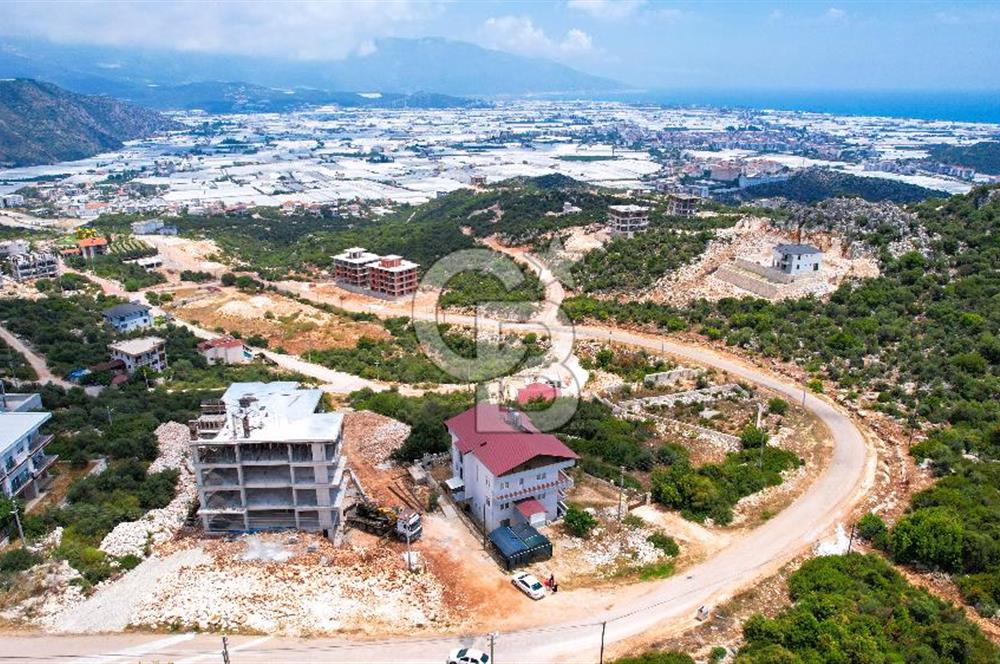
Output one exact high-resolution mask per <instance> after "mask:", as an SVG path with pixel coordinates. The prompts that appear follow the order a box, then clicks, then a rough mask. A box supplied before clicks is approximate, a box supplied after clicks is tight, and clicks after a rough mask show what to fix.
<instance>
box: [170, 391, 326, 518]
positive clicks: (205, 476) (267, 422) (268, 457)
mask: <svg viewBox="0 0 1000 664" xmlns="http://www.w3.org/2000/svg"><path fill="white" fill-rule="evenodd" d="M322 396H323V393H322V391H321V390H317V389H306V388H301V387H300V386H299V384H298V383H295V382H273V383H233V384H232V385H230V386H229V389H227V390H226V392H225V394H223V395H222V399H220V400H213V401H206V402H204V403H202V410H201V416H200V417H198V419H196V420H192V421H191V422H190V423H189V426H190V429H191V458H192V460H193V462H194V468H195V475H196V479H197V485H198V499H199V502H200V509H199V510H198V514H199V516H200V517H201V521H202V525H203V526H204V528H205V530H206V531H209V532H247V531H259V530H281V529H288V528H296V529H299V530H311V531H320V532H323V534H324V535H326V536H327V537H331V538H332V537H333V536H334V535H335V533H336V531H337V529H338V528H339V527H340V524H341V521H342V517H343V500H344V495H345V488H346V477H345V472H344V471H345V468H346V459H345V458H344V456H343V454H342V449H341V428H342V424H343V416H342V415H341V414H340V413H326V412H322V410H321V403H322Z"/></svg>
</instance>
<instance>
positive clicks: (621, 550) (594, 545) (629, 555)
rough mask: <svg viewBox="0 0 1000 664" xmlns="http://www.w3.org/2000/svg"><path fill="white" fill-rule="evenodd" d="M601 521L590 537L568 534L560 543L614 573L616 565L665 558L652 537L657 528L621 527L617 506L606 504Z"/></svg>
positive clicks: (599, 569) (597, 567) (598, 514)
mask: <svg viewBox="0 0 1000 664" xmlns="http://www.w3.org/2000/svg"><path fill="white" fill-rule="evenodd" d="M595 516H596V517H597V519H598V521H599V522H600V525H598V526H597V527H595V528H594V530H592V531H591V533H590V536H589V538H588V539H585V540H584V539H580V538H577V537H572V536H569V535H567V536H566V537H564V538H562V539H561V540H560V542H559V546H560V547H561V548H563V549H567V550H574V549H575V550H578V551H579V552H580V561H581V562H582V563H583V564H585V565H586V566H588V567H590V568H592V569H593V570H594V571H597V572H604V573H606V574H607V575H608V576H611V575H614V574H615V572H616V571H617V570H616V566H617V565H619V564H621V563H623V562H624V563H626V564H628V565H629V566H642V565H648V564H650V563H655V562H656V561H658V560H660V559H661V558H663V555H664V554H663V552H662V551H661V550H660V549H657V548H656V547H655V546H653V545H652V544H650V542H649V540H648V538H649V536H650V535H652V534H653V533H655V532H657V531H656V529H654V528H650V527H647V526H641V527H638V528H636V527H628V526H626V527H623V528H621V529H619V528H618V527H617V524H616V523H615V521H616V520H617V519H618V508H617V507H606V508H604V509H601V510H599V511H596V513H595Z"/></svg>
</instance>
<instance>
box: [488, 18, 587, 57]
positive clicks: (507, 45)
mask: <svg viewBox="0 0 1000 664" xmlns="http://www.w3.org/2000/svg"><path fill="white" fill-rule="evenodd" d="M479 35H480V41H481V42H482V43H483V44H484V45H485V46H488V47H490V48H495V49H498V50H501V51H510V52H512V53H520V54H521V55H534V56H541V57H546V58H556V59H561V58H566V57H571V56H577V55H584V54H586V53H590V52H592V51H593V50H594V43H593V40H592V39H591V38H590V35H588V34H587V33H586V32H584V31H583V30H580V29H578V28H572V29H571V30H569V31H568V32H567V33H566V34H565V35H564V36H563V37H562V39H558V40H557V39H553V38H551V37H549V36H548V35H547V34H545V31H544V30H543V29H542V28H540V27H538V26H536V25H535V24H534V23H533V22H532V20H531V19H530V18H527V17H526V16H498V17H492V18H488V19H486V22H485V23H484V24H483V27H482V28H481V29H480V31H479Z"/></svg>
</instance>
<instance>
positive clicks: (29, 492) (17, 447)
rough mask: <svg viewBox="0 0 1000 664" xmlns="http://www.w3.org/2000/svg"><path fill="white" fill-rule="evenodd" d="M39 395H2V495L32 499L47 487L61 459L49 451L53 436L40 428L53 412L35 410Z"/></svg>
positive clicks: (0, 474)
mask: <svg viewBox="0 0 1000 664" xmlns="http://www.w3.org/2000/svg"><path fill="white" fill-rule="evenodd" d="M41 405H42V401H41V398H40V397H39V395H37V394H3V395H0V495H3V496H6V497H8V498H11V497H18V498H24V499H28V500H30V499H32V498H35V497H37V496H38V494H39V493H41V492H42V491H43V490H44V489H45V486H46V484H47V483H48V479H49V473H48V471H49V468H51V467H52V464H54V463H55V462H56V460H57V459H58V457H57V456H55V455H50V454H47V453H46V451H45V446H46V445H48V444H49V442H51V441H52V436H51V435H48V434H43V433H41V432H40V431H39V429H41V427H42V425H44V424H45V423H46V422H48V421H49V419H50V418H51V417H52V413H47V412H36V411H33V410H32V409H34V408H41Z"/></svg>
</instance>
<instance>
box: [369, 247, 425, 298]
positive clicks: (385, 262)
mask: <svg viewBox="0 0 1000 664" xmlns="http://www.w3.org/2000/svg"><path fill="white" fill-rule="evenodd" d="M368 278H369V282H368V283H369V288H371V289H372V290H373V291H375V292H376V293H379V294H380V295H384V296H386V297H402V296H403V295H408V294H410V293H412V292H414V291H416V290H417V264H416V263H414V262H412V261H408V260H405V259H404V258H403V257H402V256H396V255H394V254H391V255H389V256H383V257H382V258H381V259H380V260H379V261H378V262H377V263H374V264H373V265H372V266H371V267H370V268H369V273H368Z"/></svg>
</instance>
